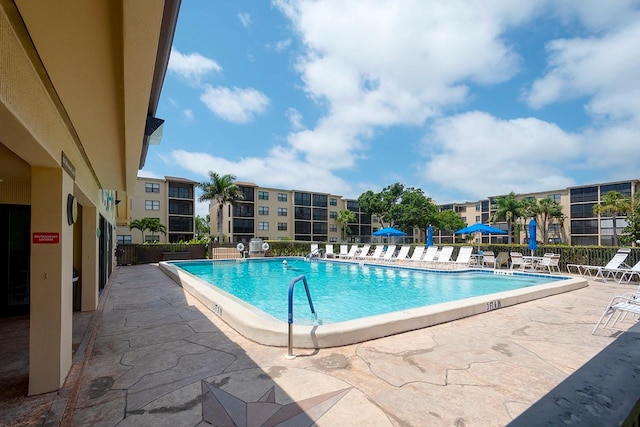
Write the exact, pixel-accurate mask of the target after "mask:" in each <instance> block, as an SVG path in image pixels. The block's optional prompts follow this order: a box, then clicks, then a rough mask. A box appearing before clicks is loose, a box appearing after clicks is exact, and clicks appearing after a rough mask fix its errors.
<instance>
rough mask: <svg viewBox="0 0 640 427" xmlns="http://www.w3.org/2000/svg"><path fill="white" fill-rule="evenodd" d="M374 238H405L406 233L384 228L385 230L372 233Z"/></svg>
mask: <svg viewBox="0 0 640 427" xmlns="http://www.w3.org/2000/svg"><path fill="white" fill-rule="evenodd" d="M372 234H373V235H374V236H387V238H390V237H392V236H393V237H398V236H406V235H407V233H405V232H404V231H401V230H398V229H397V228H393V227H385V228H381V229H380V230H378V231H374V232H373V233H372Z"/></svg>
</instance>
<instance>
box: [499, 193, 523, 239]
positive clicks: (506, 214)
mask: <svg viewBox="0 0 640 427" xmlns="http://www.w3.org/2000/svg"><path fill="white" fill-rule="evenodd" d="M495 203H496V211H495V213H494V214H493V217H492V221H494V222H495V221H506V222H507V229H508V230H509V241H508V243H509V244H511V243H512V242H513V222H514V221H515V220H516V219H518V218H521V217H522V216H523V208H522V202H521V201H520V200H518V199H516V194H515V193H514V192H513V191H512V192H511V193H509V194H507V195H506V196H501V197H496V199H495Z"/></svg>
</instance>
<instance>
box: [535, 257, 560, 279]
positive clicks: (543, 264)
mask: <svg viewBox="0 0 640 427" xmlns="http://www.w3.org/2000/svg"><path fill="white" fill-rule="evenodd" d="M559 261H560V254H551V253H548V254H544V256H543V257H542V259H541V260H540V262H538V263H537V264H536V266H535V269H536V270H538V271H544V270H546V271H547V272H549V274H551V273H555V272H556V271H557V272H559V270H560V267H559V266H558V265H559Z"/></svg>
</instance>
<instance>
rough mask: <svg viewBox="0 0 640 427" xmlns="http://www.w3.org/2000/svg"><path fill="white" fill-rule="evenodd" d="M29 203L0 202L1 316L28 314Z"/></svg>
mask: <svg viewBox="0 0 640 427" xmlns="http://www.w3.org/2000/svg"><path fill="white" fill-rule="evenodd" d="M30 230H31V206H28V205H0V316H2V317H4V316H15V315H20V314H29V270H30V260H31V242H30V235H31V232H30Z"/></svg>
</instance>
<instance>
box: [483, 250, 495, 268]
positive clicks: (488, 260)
mask: <svg viewBox="0 0 640 427" xmlns="http://www.w3.org/2000/svg"><path fill="white" fill-rule="evenodd" d="M485 265H487V266H489V267H491V268H496V256H495V254H494V253H493V251H484V253H483V254H482V268H484V266H485Z"/></svg>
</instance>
